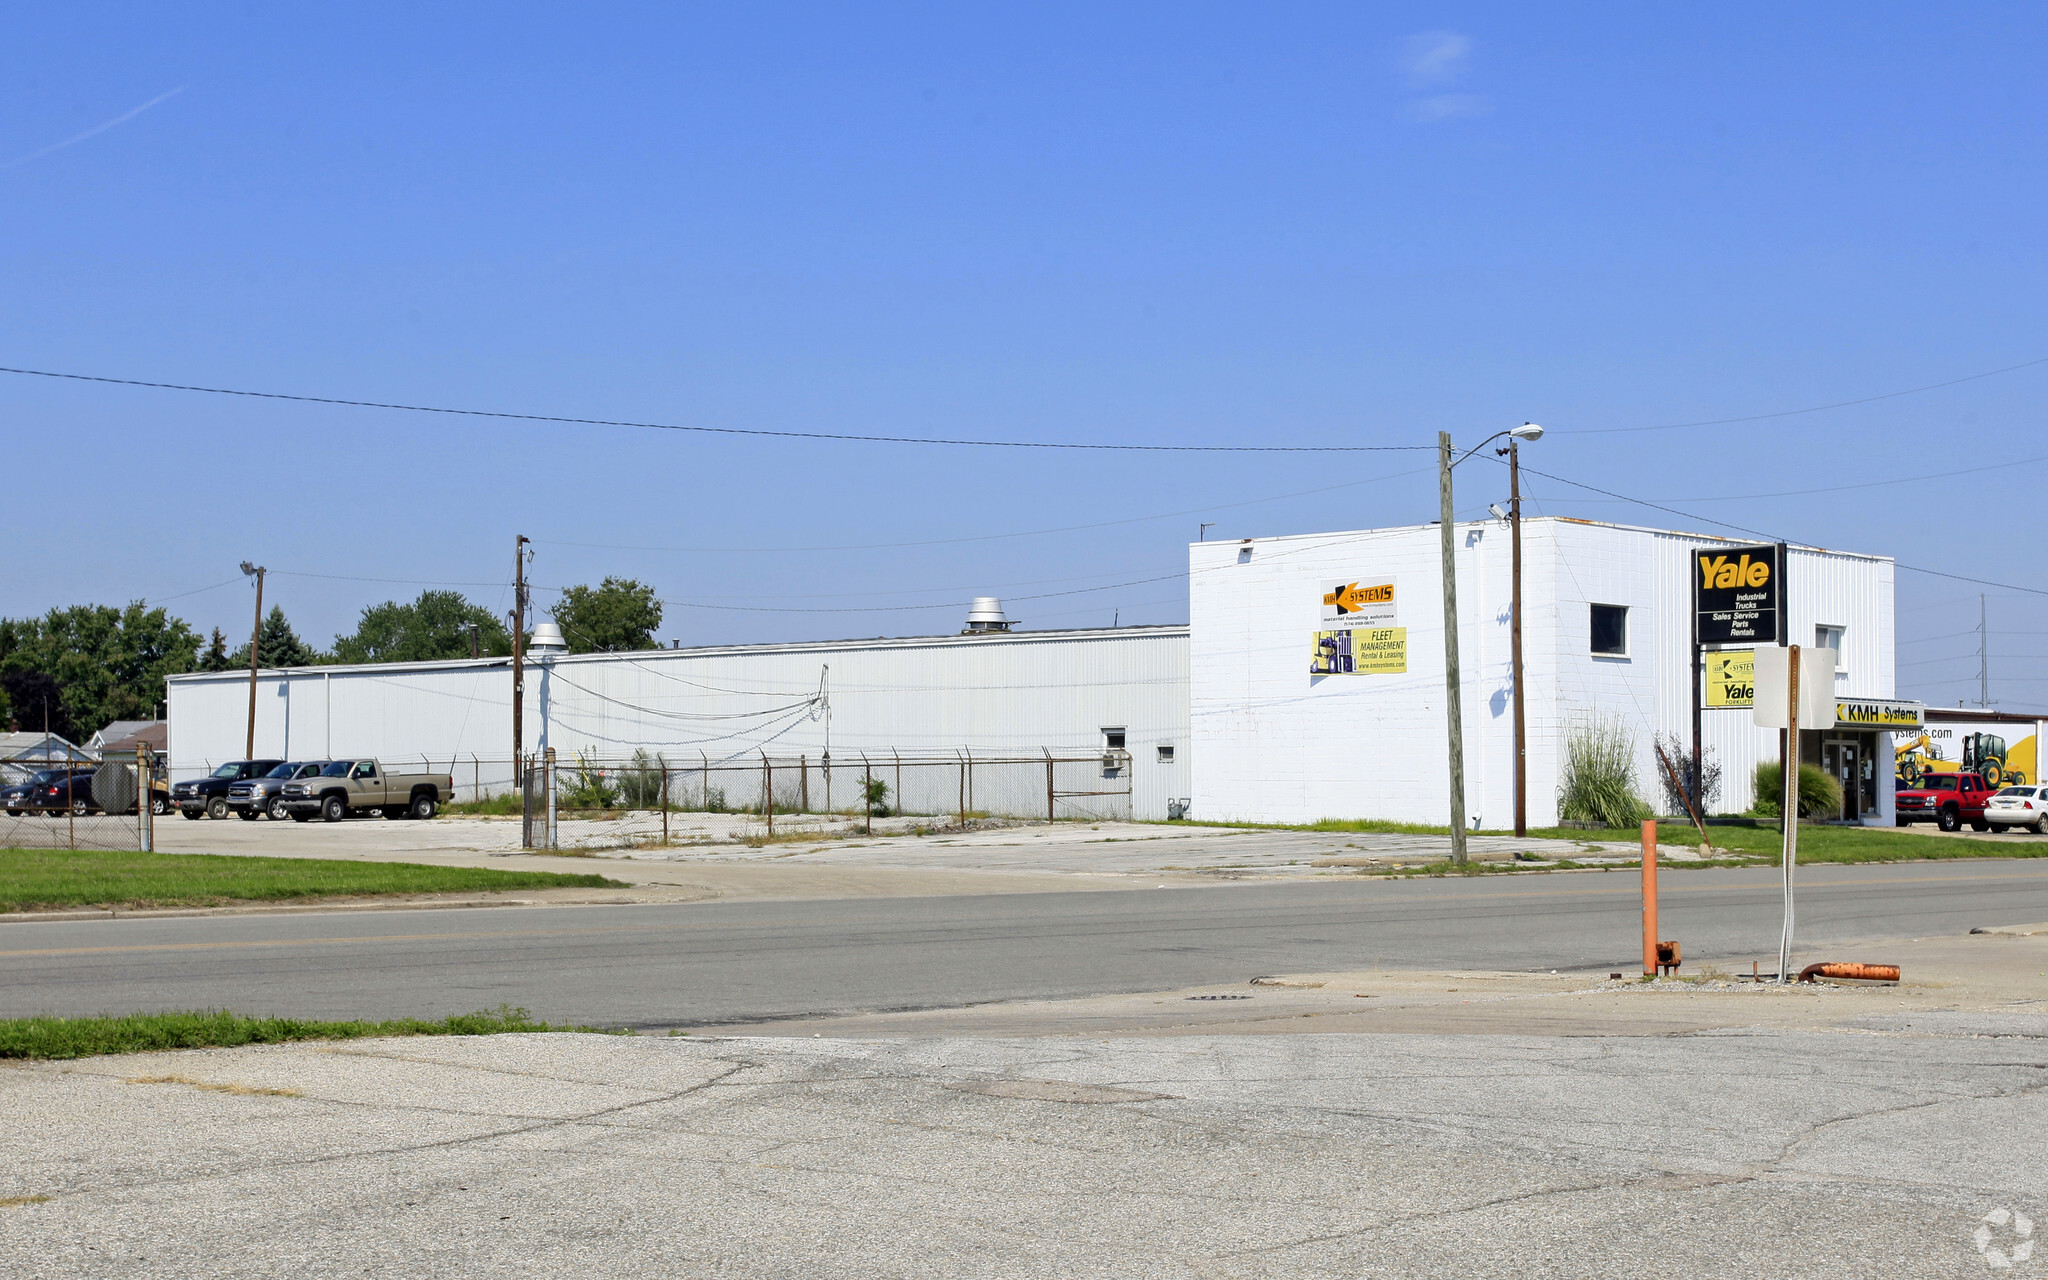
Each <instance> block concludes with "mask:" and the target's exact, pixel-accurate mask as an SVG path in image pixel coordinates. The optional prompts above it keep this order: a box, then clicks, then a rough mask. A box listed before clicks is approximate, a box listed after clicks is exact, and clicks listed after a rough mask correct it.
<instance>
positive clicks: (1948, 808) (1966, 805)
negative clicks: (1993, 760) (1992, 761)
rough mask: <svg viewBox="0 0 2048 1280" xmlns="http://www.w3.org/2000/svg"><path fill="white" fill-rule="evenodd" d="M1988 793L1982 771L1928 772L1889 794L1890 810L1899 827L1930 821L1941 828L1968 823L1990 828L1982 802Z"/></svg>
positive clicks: (1959, 827) (1973, 827)
mask: <svg viewBox="0 0 2048 1280" xmlns="http://www.w3.org/2000/svg"><path fill="white" fill-rule="evenodd" d="M1991 794H1992V788H1991V787H1990V786H1989V785H1988V784H1987V783H1986V782H1985V781H1984V775H1983V774H1981V773H1930V774H1928V775H1926V776H1925V777H1923V778H1921V779H1920V781H1919V783H1918V784H1917V785H1915V786H1911V787H1906V788H1904V789H1902V790H1900V791H1899V792H1898V793H1897V794H1896V795H1894V796H1893V797H1892V812H1893V815H1894V816H1895V817H1896V818H1897V820H1898V825H1900V826H1902V827H1903V826H1906V825H1908V824H1910V823H1914V822H1932V823H1934V824H1935V825H1936V826H1938V827H1940V828H1941V829H1942V830H1943V831H1960V830H1962V829H1963V824H1964V823H1965V822H1967V823H1969V824H1970V830H1972V831H1989V830H1991V824H1990V823H1988V822H1986V821H1984V802H1985V801H1986V800H1989V799H1990V798H1991Z"/></svg>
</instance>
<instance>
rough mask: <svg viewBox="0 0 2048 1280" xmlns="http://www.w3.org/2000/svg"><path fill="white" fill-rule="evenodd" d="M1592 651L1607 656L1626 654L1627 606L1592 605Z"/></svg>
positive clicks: (1619, 656) (1623, 656)
mask: <svg viewBox="0 0 2048 1280" xmlns="http://www.w3.org/2000/svg"><path fill="white" fill-rule="evenodd" d="M1593 652H1594V653H1596V654H1599V655H1601V656H1602V657H1608V658H1626V657H1627V656H1628V606H1627V605H1621V604H1596V605H1594V606H1593Z"/></svg>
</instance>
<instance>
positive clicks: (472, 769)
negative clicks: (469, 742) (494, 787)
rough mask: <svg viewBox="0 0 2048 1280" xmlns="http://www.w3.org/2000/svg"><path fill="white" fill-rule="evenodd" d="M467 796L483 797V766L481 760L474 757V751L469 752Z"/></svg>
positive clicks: (477, 798)
mask: <svg viewBox="0 0 2048 1280" xmlns="http://www.w3.org/2000/svg"><path fill="white" fill-rule="evenodd" d="M469 798H470V799H471V800H481V799H483V798H484V766H483V762H482V761H480V760H478V759H477V758H476V752H474V751H472V752H470V753H469Z"/></svg>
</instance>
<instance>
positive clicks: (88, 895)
mask: <svg viewBox="0 0 2048 1280" xmlns="http://www.w3.org/2000/svg"><path fill="white" fill-rule="evenodd" d="M624 887H626V886H624V885H622V884H621V883H620V882H618V881H616V880H607V879H606V878H604V877H603V876H598V875H565V874H563V873H560V872H555V871H496V870H491V869H489V868H485V867H434V866H424V865H422V864H420V863H415V862H354V861H349V862H342V861H332V860H328V859H325V858H240V857H228V856H225V855H220V854H206V853H108V852H105V851H102V850H70V849H0V911H36V910H50V909H54V908H58V907H84V906H94V907H126V908H130V909H145V908H150V907H193V906H218V905H220V904H221V903H226V902H277V901H284V900H288V899H295V898H322V897H335V896H353V895H365V896H373V895H380V894H402V893H476V892H492V891H497V890H516V889H618V888H624Z"/></svg>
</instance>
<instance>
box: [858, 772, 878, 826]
mask: <svg viewBox="0 0 2048 1280" xmlns="http://www.w3.org/2000/svg"><path fill="white" fill-rule="evenodd" d="M860 768H861V775H862V779H863V781H864V782H865V784H866V785H864V786H862V787H861V790H860V799H861V804H860V807H861V812H862V813H863V814H864V815H865V817H864V818H863V822H864V824H865V826H866V829H867V834H869V835H873V834H875V770H874V768H873V766H871V765H870V764H868V757H867V753H866V752H862V753H861V757H860Z"/></svg>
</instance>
